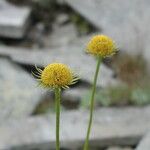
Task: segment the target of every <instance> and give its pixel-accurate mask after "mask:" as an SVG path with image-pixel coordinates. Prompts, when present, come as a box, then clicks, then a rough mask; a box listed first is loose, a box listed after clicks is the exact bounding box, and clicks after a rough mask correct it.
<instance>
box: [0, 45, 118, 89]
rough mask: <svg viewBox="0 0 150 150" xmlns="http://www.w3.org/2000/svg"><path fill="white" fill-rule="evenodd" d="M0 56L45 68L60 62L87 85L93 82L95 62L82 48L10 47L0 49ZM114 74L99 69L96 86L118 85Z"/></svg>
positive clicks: (107, 69) (108, 70)
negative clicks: (33, 48)
mask: <svg viewBox="0 0 150 150" xmlns="http://www.w3.org/2000/svg"><path fill="white" fill-rule="evenodd" d="M0 55H3V56H9V57H11V58H12V60H14V61H15V62H18V63H22V64H31V65H35V64H36V65H39V66H45V65H47V64H49V63H52V62H61V63H65V64H67V65H69V66H70V67H71V68H72V70H73V71H74V72H75V73H76V74H78V75H79V77H80V78H81V79H82V80H83V81H86V82H88V83H90V84H91V83H92V82H93V75H94V73H95V67H96V61H95V60H94V57H92V56H89V55H86V54H85V53H84V50H83V48H82V46H80V45H79V46H73V45H72V46H65V47H58V48H52V49H50V50H44V49H43V50H40V51H39V50H32V51H31V50H28V49H17V48H12V47H11V48H10V47H0ZM113 75H114V72H113V71H112V70H111V69H110V68H108V67H107V66H105V65H104V64H102V65H101V67H100V75H99V76H98V82H97V85H98V86H102V87H107V86H111V85H116V84H120V83H119V81H118V80H117V79H114V78H113Z"/></svg>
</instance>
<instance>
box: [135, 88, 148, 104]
mask: <svg viewBox="0 0 150 150" xmlns="http://www.w3.org/2000/svg"><path fill="white" fill-rule="evenodd" d="M132 103H134V104H135V105H146V104H150V87H147V88H137V89H134V90H133V91H132Z"/></svg>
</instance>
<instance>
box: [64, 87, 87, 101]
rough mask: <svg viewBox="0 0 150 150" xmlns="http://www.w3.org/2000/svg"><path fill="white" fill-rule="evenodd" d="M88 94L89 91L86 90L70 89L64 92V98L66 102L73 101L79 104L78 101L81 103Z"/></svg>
mask: <svg viewBox="0 0 150 150" xmlns="http://www.w3.org/2000/svg"><path fill="white" fill-rule="evenodd" d="M87 92H88V89H86V88H80V87H77V88H70V89H67V90H65V91H63V93H62V96H63V98H64V100H71V101H72V102H73V101H75V102H78V101H81V99H82V97H83V96H84V94H86V93H87Z"/></svg>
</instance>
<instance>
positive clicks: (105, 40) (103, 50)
mask: <svg viewBox="0 0 150 150" xmlns="http://www.w3.org/2000/svg"><path fill="white" fill-rule="evenodd" d="M87 52H88V53H90V54H93V55H96V56H100V57H102V58H105V57H108V56H112V55H113V54H114V53H115V52H116V45H115V43H114V41H113V40H112V39H111V38H110V37H108V36H106V35H96V36H94V37H92V39H91V40H90V41H89V43H88V44H87Z"/></svg>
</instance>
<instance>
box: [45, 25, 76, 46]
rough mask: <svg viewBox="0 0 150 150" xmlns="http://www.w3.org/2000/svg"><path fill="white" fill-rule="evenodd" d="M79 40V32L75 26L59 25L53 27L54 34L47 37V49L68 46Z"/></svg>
mask: <svg viewBox="0 0 150 150" xmlns="http://www.w3.org/2000/svg"><path fill="white" fill-rule="evenodd" d="M76 38H77V31H76V28H75V26H74V25H73V24H67V25H62V26H59V25H58V24H57V25H55V26H54V27H53V32H52V33H51V34H50V35H49V36H48V37H46V39H45V47H50V48H52V47H58V46H60V47H61V46H67V45H68V44H70V42H72V41H74V40H75V39H76Z"/></svg>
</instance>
